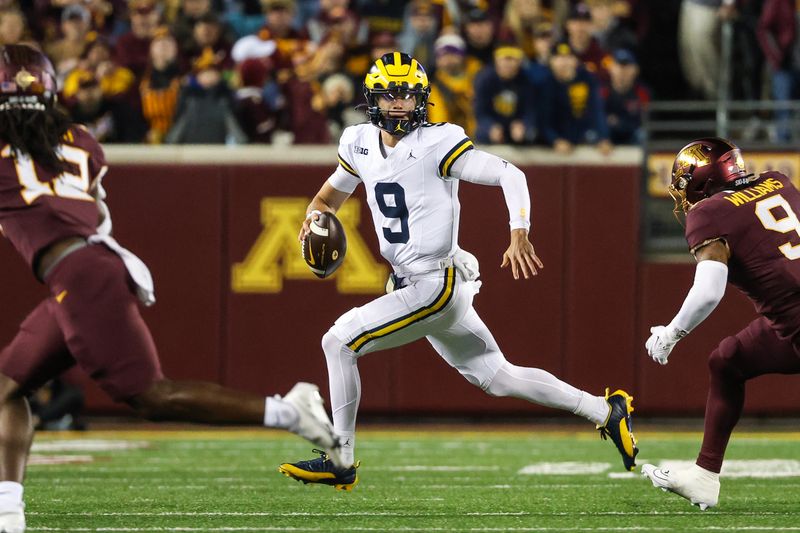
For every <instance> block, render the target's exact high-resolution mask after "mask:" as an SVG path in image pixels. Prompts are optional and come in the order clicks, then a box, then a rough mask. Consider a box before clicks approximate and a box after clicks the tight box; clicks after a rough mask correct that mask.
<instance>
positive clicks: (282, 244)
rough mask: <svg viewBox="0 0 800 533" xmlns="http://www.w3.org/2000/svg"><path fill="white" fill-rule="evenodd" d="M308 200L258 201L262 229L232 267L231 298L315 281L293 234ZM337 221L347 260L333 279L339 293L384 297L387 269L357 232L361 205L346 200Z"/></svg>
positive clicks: (279, 290)
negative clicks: (344, 238) (294, 282)
mask: <svg viewBox="0 0 800 533" xmlns="http://www.w3.org/2000/svg"><path fill="white" fill-rule="evenodd" d="M308 203H309V199H308V198H264V199H263V200H261V225H262V226H263V230H262V231H261V234H260V235H259V236H258V239H256V242H255V243H254V244H253V246H252V247H251V248H250V251H249V252H248V253H247V256H246V257H245V258H244V260H243V261H242V262H240V263H234V264H233V267H232V268H231V289H232V290H233V292H235V293H277V292H281V290H282V289H283V282H284V280H317V277H316V276H314V274H313V273H312V272H311V271H310V270H309V268H308V265H306V263H305V261H303V256H302V255H301V253H300V243H298V242H297V234H298V233H299V231H300V224H301V222H302V220H303V219H304V218H305V215H306V207H307V206H308ZM336 216H337V217H338V218H339V220H340V221H341V222H342V225H343V226H344V230H345V234H346V235H347V257H346V258H345V260H344V263H343V264H342V266H341V268H340V269H339V270H338V272H336V274H335V275H334V276H332V277H331V279H333V280H335V282H336V289H337V290H338V291H339V292H340V293H343V294H380V293H382V292H384V287H385V285H386V278H387V277H388V275H389V268H388V267H387V266H386V265H385V264H383V263H381V262H379V261H377V260H376V259H375V257H373V255H372V252H371V251H370V250H369V247H368V246H367V244H366V242H364V240H363V239H362V237H361V234H360V233H359V231H358V225H359V222H360V220H361V204H360V203H358V201H356V200H348V201H347V202H345V203H344V205H343V206H342V208H341V209H339V211H338V212H337V213H336Z"/></svg>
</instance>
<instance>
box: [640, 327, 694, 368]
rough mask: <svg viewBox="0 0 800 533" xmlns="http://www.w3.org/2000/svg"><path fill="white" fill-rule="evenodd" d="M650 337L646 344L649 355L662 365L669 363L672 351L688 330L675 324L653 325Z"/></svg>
mask: <svg viewBox="0 0 800 533" xmlns="http://www.w3.org/2000/svg"><path fill="white" fill-rule="evenodd" d="M650 333H652V335H650V338H649V339H647V342H646V343H645V344H644V346H645V348H647V355H649V356H650V357H651V358H652V359H653V361H655V362H656V363H658V364H660V365H666V364H667V358H668V357H669V354H670V352H671V351H672V349H673V348H674V347H675V345H676V344H678V341H679V340H681V339H682V338H684V337H685V336H686V333H687V332H686V331H684V330H682V329H679V328H677V327H675V326H672V325H669V326H653V327H652V328H650Z"/></svg>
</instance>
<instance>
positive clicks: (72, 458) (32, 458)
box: [28, 453, 94, 466]
mask: <svg viewBox="0 0 800 533" xmlns="http://www.w3.org/2000/svg"><path fill="white" fill-rule="evenodd" d="M93 461H94V456H92V455H41V454H38V453H32V454H31V455H29V456H28V466H44V465H46V466H50V465H65V464H78V463H91V462H93Z"/></svg>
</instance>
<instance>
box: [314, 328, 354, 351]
mask: <svg viewBox="0 0 800 533" xmlns="http://www.w3.org/2000/svg"><path fill="white" fill-rule="evenodd" d="M322 351H323V352H325V357H326V358H330V357H333V356H334V355H336V356H340V355H342V354H343V353H345V352H349V353H351V354H352V355H353V356H355V352H353V351H352V350H351V349H350V348H347V347H346V346H345V343H344V341H343V340H341V339H339V337H337V336H336V335H334V334H333V333H332V332H331V330H328V331H327V332H326V333H325V335H323V336H322Z"/></svg>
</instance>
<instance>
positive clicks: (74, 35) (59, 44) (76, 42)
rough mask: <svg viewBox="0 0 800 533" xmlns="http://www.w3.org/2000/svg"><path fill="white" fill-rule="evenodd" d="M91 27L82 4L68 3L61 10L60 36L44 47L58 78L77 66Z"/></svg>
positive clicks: (87, 13) (87, 12)
mask: <svg viewBox="0 0 800 533" xmlns="http://www.w3.org/2000/svg"><path fill="white" fill-rule="evenodd" d="M91 29H92V21H91V14H90V13H89V10H88V9H86V8H85V7H84V6H83V4H69V5H67V6H66V7H64V9H63V10H62V11H61V38H60V39H58V40H56V41H52V42H50V43H47V44H45V48H44V51H45V53H46V54H47V56H48V57H49V58H50V61H52V62H53V66H54V67H55V69H56V74H58V76H59V78H60V79H62V80H63V79H64V76H66V74H67V73H68V72H69V71H70V70H72V69H74V68H75V67H76V66H78V61H79V60H80V57H81V54H83V49H84V47H85V46H86V42H87V40H88V39H87V37H88V35H89V31H90V30H91Z"/></svg>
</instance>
